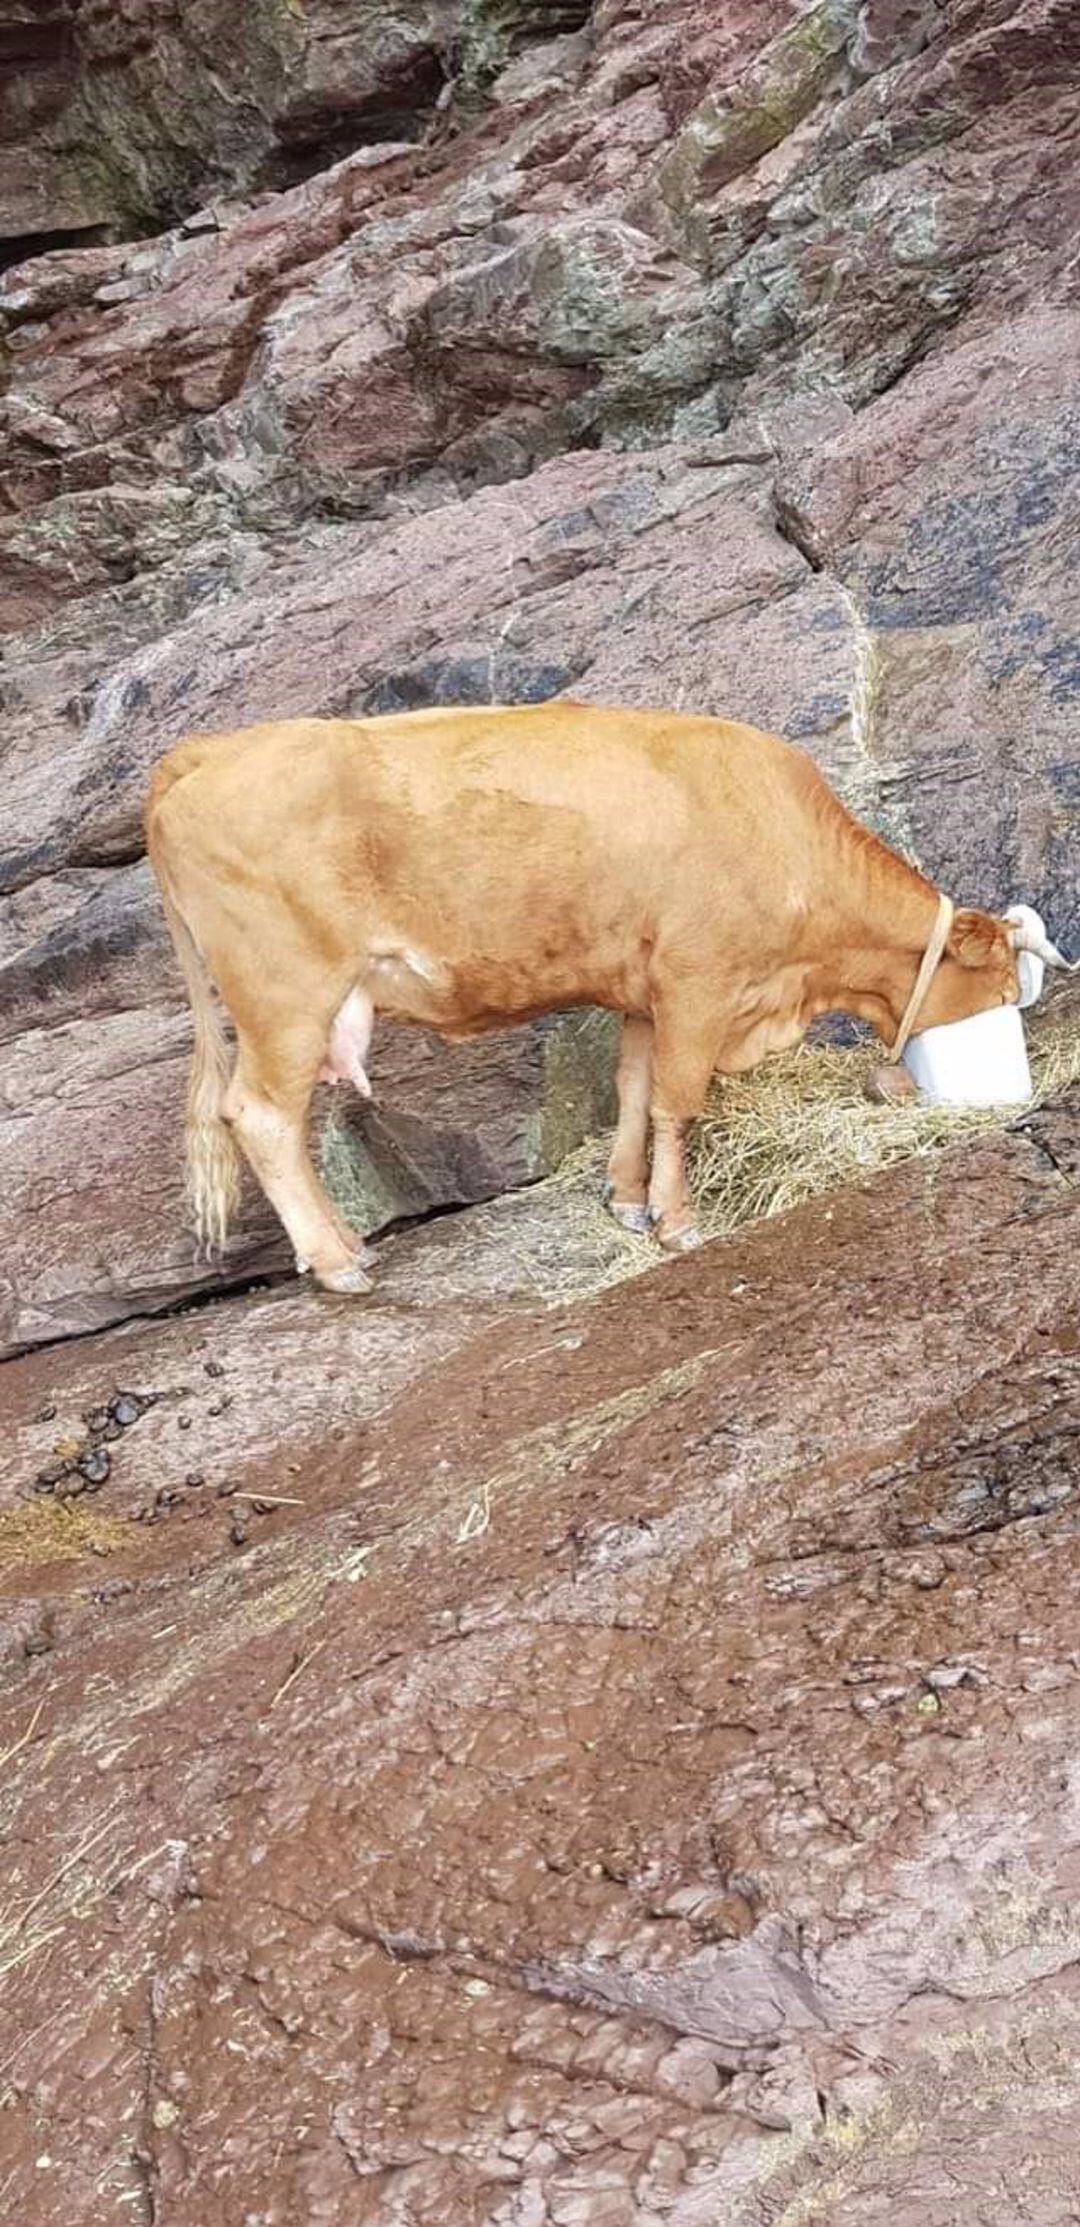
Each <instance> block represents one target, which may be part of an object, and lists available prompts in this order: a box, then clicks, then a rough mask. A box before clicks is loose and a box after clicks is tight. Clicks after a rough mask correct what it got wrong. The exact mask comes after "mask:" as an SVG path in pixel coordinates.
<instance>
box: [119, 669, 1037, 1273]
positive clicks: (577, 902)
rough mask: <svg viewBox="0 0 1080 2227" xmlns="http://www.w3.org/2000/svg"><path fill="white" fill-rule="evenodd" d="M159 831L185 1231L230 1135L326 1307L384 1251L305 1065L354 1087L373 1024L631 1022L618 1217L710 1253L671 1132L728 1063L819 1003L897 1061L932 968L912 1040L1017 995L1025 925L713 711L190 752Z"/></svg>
mask: <svg viewBox="0 0 1080 2227" xmlns="http://www.w3.org/2000/svg"><path fill="white" fill-rule="evenodd" d="M147 836H148V845H149V851H150V857H151V860H152V862H153V867H154V871H155V874H156V875H157V879H158V882H159V884H160V887H161V892H162V897H163V901H164V905H165V911H166V914H167V917H168V922H169V927H170V930H171V933H172V937H173V941H174V943H175V946H176V951H177V956H178V958H179V961H180V965H181V967H182V969H183V973H184V978H185V981H186V984H187V988H188V993H189V996H190V998H191V1003H192V1006H193V1009H194V1018H195V1050H194V1057H193V1062H192V1071H191V1080H190V1087H189V1095H188V1116H187V1143H188V1165H189V1179H190V1194H191V1201H192V1205H193V1209H194V1214H195V1220H196V1225H197V1227H198V1230H199V1233H200V1235H201V1237H202V1238H203V1240H204V1241H205V1242H207V1243H220V1242H221V1241H222V1239H223V1238H224V1236H225V1233H226V1230H227V1227H228V1222H229V1217H230V1214H231V1212H232V1211H233V1209H234V1207H235V1203H236V1197H237V1156H236V1149H235V1142H234V1139H235V1140H236V1141H238V1142H239V1143H240V1145H241V1146H242V1147H243V1150H244V1153H245V1154H246V1156H247V1158H248V1160H249V1161H250V1163H251V1166H252V1168H253V1169H254V1171H255V1174H256V1175H257V1177H258V1179H259V1182H260V1183H261V1184H262V1187H263V1189H264V1191H265V1192H266V1194H267V1197H268V1198H269V1199H270V1201H271V1203H272V1204H273V1206H274V1207H275V1209H276V1211H277V1212H278V1214H279V1215H280V1217H281V1220H282V1221H283V1223H284V1225H285V1228H286V1230H287V1231H288V1234H289V1237H290V1239H291V1240H292V1243H293V1245H294V1247H295V1250H296V1254H297V1258H298V1261H299V1262H300V1263H301V1264H302V1265H310V1267H311V1268H312V1270H313V1271H314V1274H315V1275H316V1277H317V1278H318V1280H319V1282H320V1283H321V1284H324V1285H326V1286H327V1287H328V1288H329V1289H330V1290H332V1291H363V1290H367V1289H368V1288H369V1285H370V1279H369V1276H368V1275H367V1273H366V1268H367V1265H368V1261H369V1256H367V1255H366V1254H365V1252H364V1248H363V1246H362V1244H361V1243H360V1241H359V1240H358V1238H357V1237H356V1235H355V1233H354V1232H353V1231H352V1230H351V1229H349V1228H348V1226H347V1225H346V1224H345V1223H344V1222H343V1221H342V1220H341V1219H340V1218H339V1216H338V1215H337V1214H336V1212H335V1210H334V1208H333V1206H332V1204H331V1202H330V1200H329V1198H328V1197H327V1195H326V1193H325V1191H324V1190H323V1188H322V1186H321V1184H320V1183H319V1181H318V1178H317V1176H316V1173H315V1169H314V1167H313V1165H312V1161H311V1158H310V1154H309V1151H308V1146H307V1142H306V1136H305V1117H306V1115H307V1110H308V1105H309V1101H310V1098H311V1094H312V1090H313V1088H314V1085H315V1083H316V1080H317V1079H318V1078H319V1076H320V1074H324V1073H327V1072H330V1073H333V1074H344V1075H348V1076H349V1077H350V1078H351V1080H352V1081H353V1082H355V1083H356V1084H357V1086H358V1087H359V1088H360V1089H362V1090H364V1091H366V1090H367V1074H366V1066H365V1061H366V1055H367V1044H368V1037H369V1034H370V1029H371V1025H372V1021H373V1018H374V1015H375V1014H376V1013H385V1014H388V1015H391V1016H392V1017H393V1018H395V1019H398V1020H406V1021H414V1022H423V1023H426V1024H427V1025H428V1026H429V1027H431V1028H434V1029H437V1030H438V1031H439V1032H440V1033H441V1034H442V1035H444V1036H447V1037H451V1038H456V1037H465V1036H470V1035H473V1034H476V1033H479V1032H481V1031H483V1030H486V1029H492V1028H502V1027H505V1026H506V1025H507V1024H508V1023H513V1022H517V1021H524V1020H526V1019H528V1018H530V1017H532V1016H533V1015H536V1014H540V1013H547V1012H551V1011H554V1010H557V1009H559V1008H560V1007H566V1006H572V1005H585V1004H588V1005H600V1006H607V1007H610V1008H612V1009H614V1010H615V1011H617V1012H620V1013H622V1014H623V1015H624V1016H625V1019H624V1025H623V1033H622V1044H621V1050H620V1054H619V1064H618V1093H619V1121H618V1129H617V1132H616V1135H615V1140H614V1144H613V1147H612V1152H611V1158H610V1162H609V1170H608V1175H609V1197H610V1201H611V1205H612V1210H613V1212H614V1213H615V1214H616V1215H617V1216H618V1217H619V1219H620V1220H621V1221H623V1222H624V1223H626V1224H628V1225H629V1226H631V1227H635V1228H644V1227H647V1226H649V1225H650V1224H651V1225H652V1226H653V1227H654V1228H655V1231H656V1234H657V1236H658V1237H659V1239H660V1242H661V1244H663V1245H665V1246H666V1247H668V1248H670V1249H674V1250H679V1249H682V1248H683V1247H685V1246H686V1245H688V1244H692V1243H694V1242H696V1230H695V1227H694V1220H693V1209H692V1205H691V1200H690V1196H689V1191H688V1188H687V1181H686V1173H685V1164H684V1138H685V1134H686V1130H687V1128H688V1126H689V1124H690V1122H691V1120H692V1119H693V1117H694V1116H695V1115H696V1114H698V1113H699V1112H700V1110H701V1107H702V1104H703V1101H704V1098H705V1094H706V1091H707V1089H708V1086H709V1082H710V1079H711V1077H712V1075H713V1074H714V1072H716V1071H720V1072H721V1073H726V1074H737V1073H740V1072H742V1071H743V1070H744V1069H746V1068H749V1067H752V1066H754V1065H755V1063H756V1062H757V1061H758V1060H760V1059H762V1058H763V1057H764V1056H765V1054H766V1053H768V1052H773V1051H779V1050H781V1049H782V1048H783V1047H784V1046H786V1045H790V1044H794V1043H796V1042H797V1040H798V1039H799V1038H800V1037H801V1036H802V1035H803V1034H804V1032H805V1030H806V1028H807V1026H808V1024H809V1023H810V1021H812V1020H813V1018H814V1016H815V1015H816V1014H819V1013H826V1012H829V1011H831V1010H834V1009H839V1010H842V1011H844V1012H848V1013H853V1014H857V1015H859V1016H860V1017H861V1018H862V1019H864V1020H866V1021H869V1022H871V1023H872V1024H873V1026H874V1028H875V1029H876V1030H877V1032H878V1034H879V1035H880V1036H881V1037H883V1038H884V1040H885V1042H886V1043H894V1042H895V1040H896V1039H897V1035H898V1032H899V1031H900V1029H901V1025H902V1024H904V1025H905V1026H909V1025H910V1022H911V1020H912V1019H913V1018H914V1014H913V1013H912V1012H909V1010H908V1008H909V1007H910V1006H912V1004H913V1002H914V1000H913V991H914V990H915V987H916V982H917V978H919V996H918V1008H919V1010H918V1017H919V1021H920V1024H921V1025H922V1026H923V1027H929V1026H933V1025H935V1024H937V1023H940V1022H944V1021H954V1020H960V1019H963V1018H965V1017H966V1016H968V1015H970V1014H973V1013H978V1012H981V1011H983V1010H985V1009H986V1008H988V1007H991V1006H995V1005H999V1004H1003V1003H1007V1002H1009V1001H1011V1000H1015V999H1016V997H1017V995H1018V985H1017V966H1016V957H1015V947H1016V944H1017V942H1018V941H1020V942H1022V940H1023V931H1018V930H1017V929H1016V928H1015V927H1012V926H1010V925H1009V924H1008V923H1007V922H1006V921H1003V920H998V919H995V918H993V917H991V916H990V915H989V914H987V913H985V912H976V911H972V910H967V909H965V910H962V911H957V912H956V913H955V915H952V916H951V918H950V915H949V911H948V908H947V907H943V906H942V905H941V904H940V901H939V896H938V892H937V890H936V889H935V888H934V887H933V885H932V883H930V882H929V881H928V880H927V879H926V878H925V876H924V875H922V874H920V873H918V872H917V871H916V869H915V868H914V867H913V866H910V865H909V864H907V863H906V861H905V860H904V859H902V858H900V857H899V856H898V855H897V854H896V852H894V851H892V850H890V849H889V848H888V847H887V845H886V844H884V843H882V842H881V841H879V839H878V838H877V836H875V835H873V834H872V833H871V832H870V831H869V829H867V828H866V827H863V826H862V825H861V824H860V823H859V822H858V821H857V820H855V819H854V818H853V817H852V816H851V814H850V813H849V812H848V811H847V810H846V809H845V807H844V806H843V805H842V804H841V803H840V802H839V800H838V798H836V797H835V796H834V795H833V793H832V791H831V790H830V789H829V787H828V786H827V784H826V782H825V781H824V780H823V778H822V776H821V774H820V773H819V772H818V770H817V768H816V767H815V765H814V764H813V762H812V760H811V759H810V758H808V757H807V756H806V755H805V753H804V752H802V751H800V750H796V749H793V748H792V747H791V746H790V745H789V744H787V743H785V742H781V741H779V740H778V739H777V738H776V737H775V736H772V735H765V734H760V733H758V732H756V731H755V730H754V729H753V728H750V727H742V726H736V725H733V724H730V723H728V722H727V721H724V720H719V719H706V718H695V717H690V716H682V715H679V716H676V715H674V714H672V713H668V712H648V711H621V710H603V709H600V708H598V707H596V706H593V705H584V704H574V703H566V702H555V703H549V704H544V705H536V706H528V707H521V708H515V709H495V708H493V709H490V710H453V711H421V712H411V713H407V714H404V715H402V716H400V717H392V718H384V719H370V720H362V721H346V720H316V719H310V720H288V721H282V722H279V723H272V724H268V725H264V726H259V727H252V728H249V729H247V730H245V731H241V732H239V733H236V734H227V735H195V736H192V737H191V738H190V739H189V740H188V741H186V742H184V743H181V744H180V746H179V747H178V748H177V749H175V750H172V751H170V752H169V754H168V756H167V757H166V758H165V759H164V760H163V761H162V762H161V764H160V765H159V766H158V767H157V770H156V772H155V775H154V779H153V784H152V789H151V794H150V800H149V806H148V811H147ZM936 930H940V941H941V945H942V946H943V955H940V954H939V955H940V963H939V964H934V963H933V962H934V960H935V955H936V954H935V950H931V952H930V954H929V962H930V963H929V965H928V967H927V968H924V969H923V977H922V978H920V965H921V962H922V961H923V960H924V957H926V955H927V947H928V945H931V944H932V942H933V939H934V936H935V932H936ZM946 931H947V940H946ZM927 976H928V977H929V979H928V981H926V986H925V988H924V987H923V981H924V980H925V978H926V977H927ZM211 981H212V982H213V983H214V984H215V985H216V987H217V990H218V992H219V993H220V996H221V998H222V1000H223V1001H224V1004H225V1005H226V1007H227V1008H228V1011H229V1013H230V1015H231V1017H232V1020H233V1023H234V1025H235V1029H236V1037H237V1057H236V1061H235V1066H233V1065H232V1062H231V1059H230V1056H229V1053H228V1050H227V1045H226V1040H225V1036H224V1032H223V1029H222V1025H221V1020H220V1017H219V1014H218V1010H217V1007H216V1005H215V1003H214V1000H213V997H212V994H211V989H210V982H211ZM230 1068H231V1069H232V1072H231V1075H230ZM650 1124H651V1128H652V1165H651V1174H650V1170H649V1165H648V1157H647V1148H648V1134H649V1127H650Z"/></svg>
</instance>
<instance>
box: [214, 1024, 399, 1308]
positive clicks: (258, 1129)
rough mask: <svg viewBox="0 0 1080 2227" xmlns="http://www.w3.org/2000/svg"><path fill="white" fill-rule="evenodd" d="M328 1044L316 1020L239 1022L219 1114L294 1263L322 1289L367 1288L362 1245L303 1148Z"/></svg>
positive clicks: (359, 1289) (368, 1284) (368, 1287)
mask: <svg viewBox="0 0 1080 2227" xmlns="http://www.w3.org/2000/svg"><path fill="white" fill-rule="evenodd" d="M325 1043H326V1024H325V1021H323V1020H322V1019H318V1018H311V1017H309V1018H307V1019H303V1020H298V1019H295V1018H291V1019H290V1020H289V1021H287V1022H285V1021H282V1020H280V1019H275V1018H273V1017H272V1016H271V1015H269V1014H268V1015H267V1016H266V1017H265V1019H264V1020H262V1021H261V1023H260V1025H259V1027H258V1029H257V1030H256V1029H248V1030H245V1029H244V1028H243V1026H242V1025H239V1024H238V1027H237V1048H238V1050H237V1061H236V1068H235V1071H234V1074H233V1078H232V1081H231V1082H230V1084H229V1087H228V1090H227V1091H226V1093H225V1103H224V1107H223V1112H224V1115H225V1119H226V1120H227V1121H228V1122H229V1123H230V1125H231V1127H232V1130H233V1133H234V1135H235V1136H236V1139H237V1141H238V1143H239V1144H240V1146H241V1148H242V1150H243V1152H244V1154H245V1157H246V1158H247V1160H248V1161H249V1162H250V1164H251V1167H252V1169H253V1171H254V1173H255V1175H256V1176H257V1178H258V1180H259V1182H260V1183H261V1185H262V1188H263V1190H264V1191H265V1193H266V1196H267V1198H268V1199H269V1201H270V1204H271V1206H272V1207H273V1208H274V1211H275V1213H277V1214H278V1215H279V1216H280V1218H281V1220H282V1222H283V1223H284V1225H285V1229H286V1232H287V1234H288V1237H289V1239H290V1241H291V1243H292V1246H293V1249H294V1251H295V1253H296V1257H297V1264H298V1266H300V1267H301V1268H308V1267H309V1268H310V1269H311V1271H312V1273H313V1275H314V1276H315V1277H316V1278H317V1280H318V1282H319V1283H320V1284H323V1285H324V1286H325V1288H326V1289H327V1290H328V1291H347V1292H353V1291H370V1289H371V1278H370V1276H369V1275H368V1273H367V1268H366V1262H367V1259H368V1256H367V1255H366V1254H365V1251H364V1247H363V1244H362V1242H361V1240H360V1239H359V1238H357V1237H356V1236H355V1234H354V1233H353V1232H352V1231H351V1230H350V1229H348V1227H347V1225H346V1224H345V1223H344V1222H343V1221H341V1219H340V1217H339V1216H338V1215H337V1213H336V1212H335V1210H334V1207H333V1205H332V1203H331V1201H330V1199H329V1197H328V1196H327V1193H326V1192H325V1190H324V1189H323V1186H322V1184H321V1183H320V1182H319V1179H318V1176H317V1175H316V1173H315V1169H314V1166H313V1164H312V1159H311V1154H310V1152H309V1150H308V1143H307V1134H306V1118H307V1110H308V1106H309V1104H310V1101H311V1093H312V1090H313V1088H314V1085H315V1080H316V1077H317V1075H318V1072H319V1066H320V1063H321V1060H322V1056H323V1050H324V1047H325Z"/></svg>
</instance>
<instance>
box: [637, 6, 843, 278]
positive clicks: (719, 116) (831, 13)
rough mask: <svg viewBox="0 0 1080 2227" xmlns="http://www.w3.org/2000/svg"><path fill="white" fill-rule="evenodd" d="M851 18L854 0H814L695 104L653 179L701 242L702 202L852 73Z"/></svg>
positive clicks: (749, 165)
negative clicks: (731, 80)
mask: <svg viewBox="0 0 1080 2227" xmlns="http://www.w3.org/2000/svg"><path fill="white" fill-rule="evenodd" d="M857 20H858V9H857V8H856V7H855V6H854V5H853V0H819V4H818V5H817V6H816V7H813V8H811V9H810V10H809V11H808V13H807V14H806V15H804V16H800V17H799V19H798V21H797V22H796V23H794V24H792V25H791V27H790V28H789V29H788V30H787V31H784V32H783V33H781V35H780V37H779V38H777V39H774V40H773V42H772V44H771V45H770V46H768V47H766V48H765V50H764V52H763V53H762V54H761V56H760V57H759V59H758V60H757V61H756V62H755V63H754V65H753V66H752V67H751V68H750V69H749V70H747V72H746V73H745V75H744V76H743V77H742V78H740V79H739V80H738V82H737V83H736V84H735V85H733V86H732V87H731V88H730V89H729V90H727V91H725V92H722V93H718V94H710V95H709V96H708V97H707V99H705V100H704V101H702V102H701V104H700V106H699V107H698V108H696V109H695V111H694V113H693V115H692V116H691V117H690V119H689V121H688V123H687V124H686V126H685V128H684V130H683V131H682V132H681V133H680V135H679V138H678V139H677V141H676V143H675V145H674V147H673V149H672V151H671V153H670V155H669V156H668V158H667V160H666V162H665V163H664V164H663V166H662V168H661V171H660V174H659V180H658V183H659V190H660V194H661V196H662V199H663V201H664V203H665V205H666V207H667V209H668V211H669V213H670V215H671V216H672V217H674V219H675V220H676V223H677V224H678V225H679V226H680V228H681V229H682V230H683V231H684V233H686V234H687V235H688V236H690V237H691V239H692V241H693V244H694V245H695V246H696V247H697V248H698V249H699V250H700V248H701V246H702V244H703V243H702V231H701V222H700V216H699V209H700V204H701V203H702V202H703V201H706V200H708V199H709V198H710V197H711V196H713V195H714V194H716V193H719V192H720V190H721V188H722V187H723V186H725V185H727V184H728V183H729V181H730V180H731V179H732V178H736V177H738V176H739V174H740V172H742V171H744V170H749V169H751V168H752V167H753V165H754V164H755V163H756V162H760V160H761V157H762V156H763V155H766V154H768V153H769V152H770V150H771V149H772V148H773V147H777V146H779V145H780V142H781V141H782V140H783V139H786V138H787V136H788V134H789V132H792V131H794V129H795V127H796V125H797V124H800V123H801V122H802V120H803V118H804V117H805V116H807V115H809V113H810V111H811V109H812V108H814V107H815V106H816V104H817V102H818V101H819V100H820V99H821V98H822V96H823V95H824V94H825V93H826V92H827V91H828V90H829V88H830V87H831V86H832V85H833V84H834V83H835V82H836V80H837V77H838V75H839V76H843V75H846V74H850V64H849V62H848V54H849V48H850V42H851V39H852V36H853V34H854V32H855V29H856V26H857Z"/></svg>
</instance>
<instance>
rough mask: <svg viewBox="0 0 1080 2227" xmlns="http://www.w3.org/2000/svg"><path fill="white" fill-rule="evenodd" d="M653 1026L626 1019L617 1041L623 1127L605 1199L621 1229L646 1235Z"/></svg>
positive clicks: (615, 1146) (617, 1083) (633, 1017)
mask: <svg viewBox="0 0 1080 2227" xmlns="http://www.w3.org/2000/svg"><path fill="white" fill-rule="evenodd" d="M652 1033H653V1032H652V1022H651V1021H647V1020H645V1018H644V1017H643V1016H642V1015H640V1014H637V1013H630V1014H627V1017H626V1019H625V1020H624V1022H623V1025H622V1035H621V1037H620V1039H619V1064H618V1067H617V1068H616V1071H615V1087H616V1090H617V1091H618V1094H619V1122H618V1127H617V1129H616V1131H615V1135H614V1138H613V1140H612V1146H611V1155H610V1158H609V1160H608V1165H607V1182H606V1183H605V1185H604V1200H605V1203H606V1205H607V1209H608V1212H609V1213H610V1214H613V1215H614V1217H615V1220H616V1221H617V1222H620V1223H621V1224H622V1227H623V1229H629V1230H637V1231H638V1232H639V1233H640V1234H642V1235H644V1234H645V1232H646V1231H647V1230H648V1227H649V1208H648V1204H647V1199H648V1183H649V1154H648V1144H649V1096H650V1092H651V1089H652Z"/></svg>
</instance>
